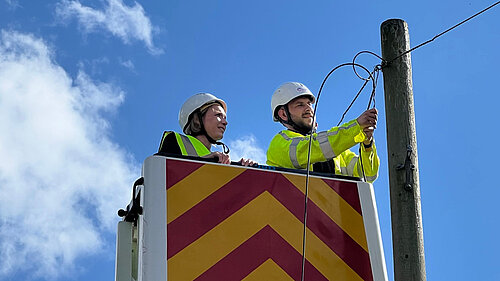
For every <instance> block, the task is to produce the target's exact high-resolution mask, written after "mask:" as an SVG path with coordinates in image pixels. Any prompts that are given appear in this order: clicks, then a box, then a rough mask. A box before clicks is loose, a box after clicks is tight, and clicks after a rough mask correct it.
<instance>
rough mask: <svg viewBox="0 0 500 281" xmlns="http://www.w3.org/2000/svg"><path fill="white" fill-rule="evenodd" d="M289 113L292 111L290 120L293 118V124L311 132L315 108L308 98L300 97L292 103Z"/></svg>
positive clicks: (289, 104)
mask: <svg viewBox="0 0 500 281" xmlns="http://www.w3.org/2000/svg"><path fill="white" fill-rule="evenodd" d="M288 111H290V115H291V116H290V118H292V120H293V122H295V123H296V124H297V125H299V126H303V127H305V128H308V129H309V130H311V128H312V126H313V123H314V120H313V107H312V102H311V100H310V99H309V98H308V97H298V98H296V99H293V100H292V101H290V102H289V103H288Z"/></svg>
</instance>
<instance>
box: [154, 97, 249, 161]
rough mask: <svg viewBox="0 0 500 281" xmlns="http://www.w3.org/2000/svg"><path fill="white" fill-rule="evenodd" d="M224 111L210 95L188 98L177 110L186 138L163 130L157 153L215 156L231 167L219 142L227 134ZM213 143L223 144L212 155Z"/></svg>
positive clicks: (217, 99) (219, 100)
mask: <svg viewBox="0 0 500 281" xmlns="http://www.w3.org/2000/svg"><path fill="white" fill-rule="evenodd" d="M226 112H227V106H226V103H225V102H224V101H223V100H221V99H219V98H217V97H215V96H214V95H212V94H208V93H200V94H196V95H193V96H191V97H190V98H188V99H187V100H186V102H184V104H183V105H182V107H181V110H180V111H179V125H180V126H181V128H182V131H183V132H184V133H185V134H186V135H182V134H179V133H175V132H172V131H165V132H164V133H163V137H162V140H161V143H160V147H159V149H158V153H160V154H177V155H189V156H198V157H204V158H214V157H217V158H218V162H219V163H222V164H230V163H231V160H230V158H229V148H228V147H227V146H226V145H225V144H224V143H222V142H221V141H220V140H221V139H222V137H223V136H224V132H225V131H226V126H227V120H226ZM213 144H217V145H222V146H223V150H224V151H223V152H219V151H214V152H211V148H212V145H213ZM239 162H240V163H241V164H242V165H243V166H249V165H253V164H256V163H255V162H254V161H252V160H250V159H243V158H242V159H241V160H240V161H239Z"/></svg>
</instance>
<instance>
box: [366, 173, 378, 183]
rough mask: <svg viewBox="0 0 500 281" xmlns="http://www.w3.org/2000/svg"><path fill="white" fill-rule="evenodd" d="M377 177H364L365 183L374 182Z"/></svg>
mask: <svg viewBox="0 0 500 281" xmlns="http://www.w3.org/2000/svg"><path fill="white" fill-rule="evenodd" d="M377 177H378V176H377V175H374V176H371V177H369V176H366V181H368V182H372V181H375V180H376V179H377Z"/></svg>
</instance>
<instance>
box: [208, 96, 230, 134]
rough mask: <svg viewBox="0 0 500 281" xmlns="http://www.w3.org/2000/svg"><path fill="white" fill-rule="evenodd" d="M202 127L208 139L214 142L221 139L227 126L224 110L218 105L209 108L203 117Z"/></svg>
mask: <svg viewBox="0 0 500 281" xmlns="http://www.w3.org/2000/svg"><path fill="white" fill-rule="evenodd" d="M203 125H205V131H207V134H208V136H209V137H211V138H212V139H214V140H220V139H222V137H223V136H224V131H226V126H227V121H226V112H225V111H224V108H222V106H220V105H219V104H214V105H212V106H210V107H209V108H208V110H207V112H206V113H205V115H204V116H203Z"/></svg>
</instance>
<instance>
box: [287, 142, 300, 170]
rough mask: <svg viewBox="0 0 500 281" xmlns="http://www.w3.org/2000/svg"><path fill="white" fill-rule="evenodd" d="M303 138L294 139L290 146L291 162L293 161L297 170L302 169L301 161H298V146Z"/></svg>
mask: <svg viewBox="0 0 500 281" xmlns="http://www.w3.org/2000/svg"><path fill="white" fill-rule="evenodd" d="M300 139H301V138H293V139H292V143H291V144H290V149H289V152H288V153H289V155H290V160H291V161H292V164H293V166H294V167H295V168H296V169H302V167H300V164H299V160H298V159H297V146H298V145H299V142H300Z"/></svg>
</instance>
